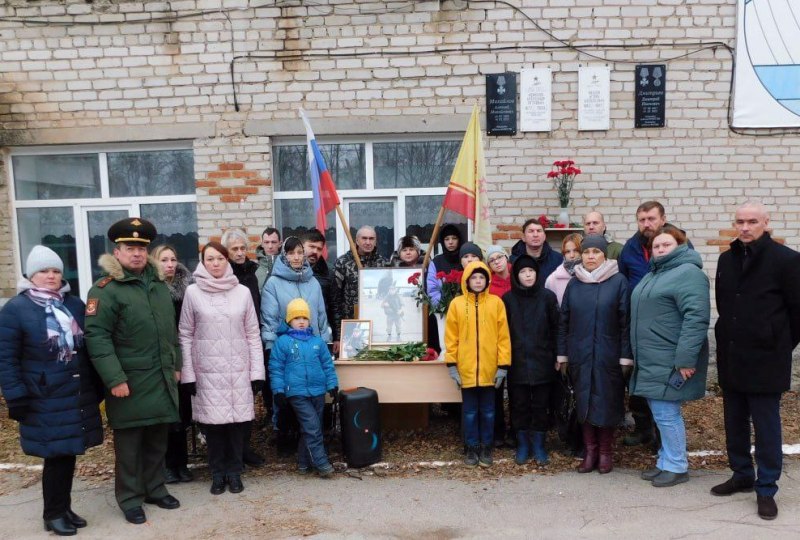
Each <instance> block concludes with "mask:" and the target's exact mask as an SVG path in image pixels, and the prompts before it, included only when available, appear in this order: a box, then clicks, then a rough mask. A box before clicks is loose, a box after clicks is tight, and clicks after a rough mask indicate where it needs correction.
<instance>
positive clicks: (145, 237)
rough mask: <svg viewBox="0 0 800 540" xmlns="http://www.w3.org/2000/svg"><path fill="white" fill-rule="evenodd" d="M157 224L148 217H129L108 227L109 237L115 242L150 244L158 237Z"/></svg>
mask: <svg viewBox="0 0 800 540" xmlns="http://www.w3.org/2000/svg"><path fill="white" fill-rule="evenodd" d="M156 234H157V232H156V226H155V225H153V224H152V223H150V222H149V221H147V220H146V219H142V218H138V217H129V218H125V219H123V220H120V221H117V222H116V223H114V224H113V225H112V226H111V227H109V228H108V239H109V240H111V241H112V242H113V243H115V244H116V243H119V242H126V243H139V244H149V243H150V242H152V241H153V240H154V239H155V237H156Z"/></svg>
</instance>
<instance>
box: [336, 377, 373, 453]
mask: <svg viewBox="0 0 800 540" xmlns="http://www.w3.org/2000/svg"><path fill="white" fill-rule="evenodd" d="M339 414H340V422H341V426H342V449H343V450H344V459H345V461H347V465H348V466H349V467H355V468H360V467H366V466H368V465H372V464H373V463H378V462H379V461H380V460H381V450H382V441H381V411H380V406H379V403H378V393H377V392H376V391H375V390H373V389H371V388H352V389H350V390H342V391H341V392H339Z"/></svg>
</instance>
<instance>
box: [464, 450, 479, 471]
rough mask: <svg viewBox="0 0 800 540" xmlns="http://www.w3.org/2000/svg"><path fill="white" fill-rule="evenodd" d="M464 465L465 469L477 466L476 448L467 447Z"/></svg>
mask: <svg viewBox="0 0 800 540" xmlns="http://www.w3.org/2000/svg"><path fill="white" fill-rule="evenodd" d="M464 465H466V466H467V467H476V466H477V465H478V449H477V448H476V447H474V446H469V447H467V455H466V456H465V457H464Z"/></svg>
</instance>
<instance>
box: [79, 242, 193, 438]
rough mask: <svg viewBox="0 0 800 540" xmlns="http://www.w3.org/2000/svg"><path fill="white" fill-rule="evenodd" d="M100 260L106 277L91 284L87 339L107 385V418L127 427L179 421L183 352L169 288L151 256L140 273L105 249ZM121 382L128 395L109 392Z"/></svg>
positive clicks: (124, 427)
mask: <svg viewBox="0 0 800 540" xmlns="http://www.w3.org/2000/svg"><path fill="white" fill-rule="evenodd" d="M100 266H101V267H102V268H103V270H105V272H106V273H107V277H104V278H101V279H100V280H98V281H97V282H96V283H95V284H94V286H93V287H92V288H91V289H90V290H89V297H88V300H87V303H86V344H87V347H88V349H89V355H90V356H91V360H92V363H93V364H94V366H95V369H96V370H97V372H98V373H99V374H100V377H101V378H102V379H103V383H104V384H105V386H106V413H107V415H108V421H109V424H110V426H111V428H112V429H126V428H134V427H142V426H149V425H153V424H163V423H172V422H178V421H179V416H178V385H177V382H176V381H175V372H176V371H180V369H181V355H180V351H179V350H178V337H177V332H176V330H175V309H174V307H173V304H172V298H171V297H170V293H169V289H168V288H167V286H166V284H165V283H164V282H163V280H162V278H161V277H160V275H159V272H158V270H157V266H156V265H155V263H154V262H153V261H152V260H150V261H149V262H148V263H147V266H146V267H145V269H144V271H143V272H142V274H141V275H136V274H133V273H131V272H128V271H127V270H125V269H124V268H123V267H122V265H121V264H120V263H119V261H118V260H117V259H116V258H114V257H113V256H111V255H108V254H106V255H103V256H102V257H100ZM123 382H127V383H128V388H129V389H130V396H128V397H125V398H117V397H114V396H112V395H111V392H110V390H111V388H113V387H115V386H117V385H118V384H120V383H123Z"/></svg>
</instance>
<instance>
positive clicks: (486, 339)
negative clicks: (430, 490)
mask: <svg viewBox="0 0 800 540" xmlns="http://www.w3.org/2000/svg"><path fill="white" fill-rule="evenodd" d="M489 282H490V278H489V268H488V267H487V266H486V265H485V264H483V263H482V262H480V261H474V262H471V263H469V264H468V265H467V268H466V269H465V270H464V275H463V276H462V278H461V291H462V292H463V293H464V294H463V295H462V296H458V297H456V298H454V299H453V301H452V302H451V303H450V308H449V309H448V310H447V321H446V326H445V343H446V350H447V354H446V355H445V362H446V363H447V367H448V369H449V370H450V377H452V379H453V380H454V381H455V382H456V384H457V385H458V387H459V388H460V389H461V401H462V422H463V428H464V430H463V431H464V439H465V442H466V446H467V455H466V458H465V459H464V463H465V464H466V465H468V466H470V467H474V466H476V465H478V464H480V465H481V466H483V467H488V466H490V465H491V464H492V446H493V445H492V441H493V439H494V389H495V388H496V387H500V385H502V384H503V380H504V379H505V378H506V373H507V371H508V366H510V365H511V339H510V337H509V333H508V321H507V320H506V308H505V306H504V305H503V301H502V300H501V299H500V298H499V297H497V296H494V295H491V294H489V292H488V291H489Z"/></svg>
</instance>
